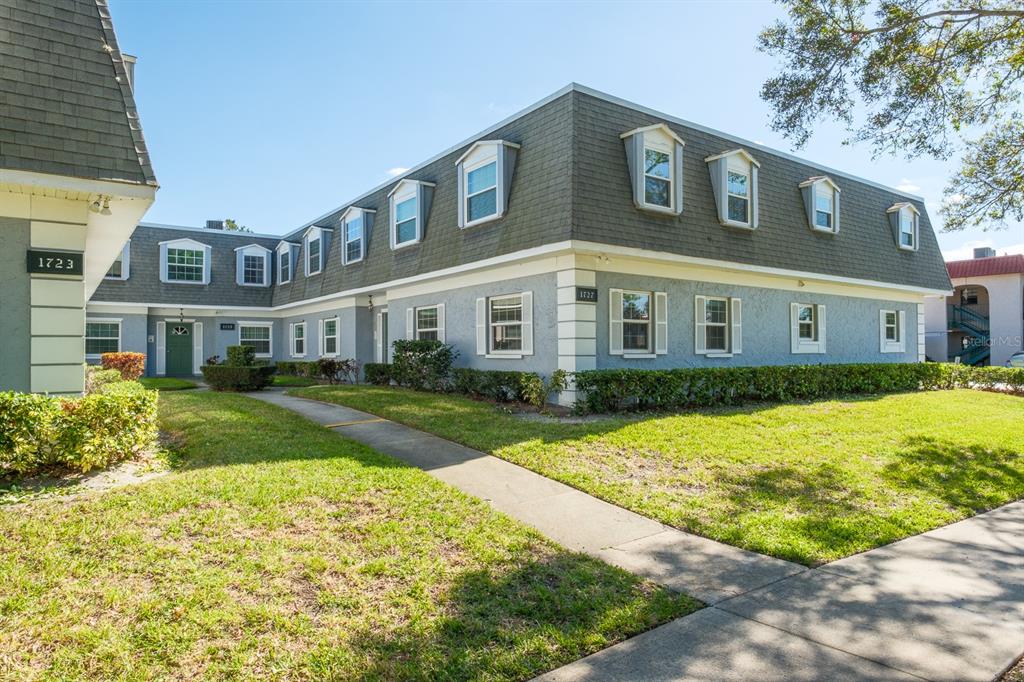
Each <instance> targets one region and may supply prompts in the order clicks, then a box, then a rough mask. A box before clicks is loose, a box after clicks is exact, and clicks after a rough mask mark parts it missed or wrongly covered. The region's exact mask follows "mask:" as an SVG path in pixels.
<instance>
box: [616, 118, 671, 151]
mask: <svg viewBox="0 0 1024 682" xmlns="http://www.w3.org/2000/svg"><path fill="white" fill-rule="evenodd" d="M653 131H659V132H661V133H664V134H665V135H668V136H669V137H671V138H672V139H673V140H675V141H676V142H678V143H679V144H681V145H683V146H684V147H685V146H686V142H684V141H683V138H681V137H679V135H677V134H676V132H675V131H674V130H672V129H671V128H669V127H668V126H667V125H665V124H664V123H655V124H654V125H649V126H643V127H642V128H634V129H633V130H630V131H629V132H626V133H622V134H621V135H619V139H620V140H625V139H626V138H627V137H633V136H634V135H636V134H637V133H647V132H653Z"/></svg>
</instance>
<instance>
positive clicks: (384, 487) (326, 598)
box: [0, 392, 698, 680]
mask: <svg viewBox="0 0 1024 682" xmlns="http://www.w3.org/2000/svg"><path fill="white" fill-rule="evenodd" d="M160 402H161V424H162V428H163V430H164V431H165V432H166V433H168V434H169V436H170V441H171V443H172V444H176V445H174V452H173V453H172V456H171V461H172V466H173V467H174V472H173V473H171V474H169V475H166V476H164V477H163V478H160V479H157V480H154V481H150V482H148V483H144V484H140V485H137V486H133V487H131V488H123V489H119V490H115V491H109V492H106V493H102V494H96V495H92V496H90V497H80V498H74V499H66V500H43V501H37V502H33V503H31V504H30V505H27V506H22V507H19V508H14V509H12V508H7V509H2V508H0V576H3V578H2V580H0V623H2V628H0V661H2V664H0V667H2V669H3V671H4V672H3V673H2V674H0V677H3V678H5V679H19V680H21V679H39V678H45V679H61V680H63V679H123V680H142V679H167V678H174V679H186V678H187V679H197V678H202V679H211V678H212V679H223V678H232V679H260V680H264V679H282V680H283V679H288V680H298V679H356V678H358V679H389V680H398V679H402V680H405V679H425V680H426V679H440V678H444V679H526V678H529V677H531V676H533V675H535V674H538V673H540V672H543V671H545V670H548V669H551V668H553V667H556V666H558V665H561V664H564V663H567V662H569V661H572V660H574V659H576V658H579V657H580V656H583V655H585V654H588V653H590V652H593V651H596V650H598V649H601V648H603V647H605V646H608V645H609V644H610V643H612V642H615V641H617V640H621V639H623V638H625V637H627V636H629V635H631V634H635V633H637V632H639V631H642V630H646V629H648V628H650V627H652V626H654V625H656V624H658V623H661V622H663V621H666V620H668V619H670V618H673V617H676V616H679V615H682V614H684V613H687V612H689V611H691V610H693V609H695V608H696V607H697V606H698V605H697V604H696V602H694V601H692V600H690V599H689V598H687V597H684V596H680V595H677V594H674V593H671V592H668V591H666V590H664V589H662V588H659V587H657V586H655V585H653V584H651V583H649V582H644V581H642V580H640V579H638V578H636V577H635V576H633V575H631V574H628V573H625V572H624V571H621V570H618V569H615V568H612V567H610V566H608V565H606V564H603V563H601V562H599V561H596V560H594V559H590V558H588V557H586V556H583V555H580V554H575V553H570V552H568V551H566V550H564V549H561V548H559V547H557V546H556V545H554V544H553V543H551V542H550V541H548V540H546V539H545V538H543V537H541V536H540V535H539V534H538V533H536V532H534V531H532V530H530V529H527V528H526V527H524V526H522V525H520V524H519V523H517V522H515V521H512V520H510V519H509V518H507V517H505V516H502V515H500V514H498V513H496V512H495V511H493V510H492V509H491V508H490V507H489V506H488V505H487V504H486V503H484V502H482V501H480V500H477V499H474V498H471V497H468V496H466V495H463V494H462V493H460V492H458V491H456V490H455V489H453V488H450V487H448V486H446V485H444V484H442V483H440V482H438V481H436V480H434V479H432V478H430V477H429V476H428V475H427V474H425V473H423V472H421V471H419V470H417V469H413V468H410V467H406V466H403V465H401V464H399V463H398V462H396V461H395V460H393V459H390V458H388V457H385V456H384V455H381V454H379V453H375V452H374V451H372V450H370V449H369V448H367V447H365V446H362V445H359V444H357V443H354V442H352V441H348V440H346V439H343V438H341V437H339V436H337V435H336V434H334V433H332V432H330V431H327V430H325V429H323V428H321V427H318V426H316V425H314V424H313V423H312V422H309V421H306V420H305V419H303V418H301V417H299V416H297V415H295V414H294V413H292V412H289V411H287V410H283V409H281V408H277V407H274V406H271V405H268V404H265V403H262V402H259V401H256V400H254V399H251V398H247V397H245V396H238V395H231V394H220V393H211V392H182V393H171V394H163V395H161V398H160Z"/></svg>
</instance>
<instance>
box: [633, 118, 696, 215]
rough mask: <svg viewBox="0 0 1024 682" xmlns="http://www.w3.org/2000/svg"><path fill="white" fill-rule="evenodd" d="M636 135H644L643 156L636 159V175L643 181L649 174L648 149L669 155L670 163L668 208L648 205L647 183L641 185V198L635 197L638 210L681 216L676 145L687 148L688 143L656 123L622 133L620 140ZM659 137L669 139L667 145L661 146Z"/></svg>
mask: <svg viewBox="0 0 1024 682" xmlns="http://www.w3.org/2000/svg"><path fill="white" fill-rule="evenodd" d="M635 135H642V136H643V144H642V145H638V146H639V147H640V156H641V158H639V159H636V161H635V164H636V173H637V174H639V175H640V180H641V181H642V180H645V179H646V178H647V173H646V172H645V170H644V169H645V163H646V161H647V151H646V150H647V149H652V150H655V151H659V152H662V153H667V154H668V162H669V205H668V206H660V205H658V204H651V203H648V202H647V190H646V183H645V182H640V183H639V185H640V190H641V191H640V196H639V197H635V199H634V200H635V201H636V203H637V204H639V206H638V208H640V209H641V210H643V211H650V212H652V213H664V214H665V215H671V216H677V215H679V213H680V211H681V209H680V207H678V206H676V202H677V196H676V195H677V193H678V192H677V183H678V182H679V181H680V180H681V179H680V178H677V177H676V175H677V173H676V149H675V145H676V144H678V145H679V146H680V147H681V148H685V147H686V142H684V141H683V139H682V138H681V137H679V136H678V135H676V133H675V132H674V131H673V130H672V129H671V128H669V127H668V126H667V125H665V124H664V123H655V124H654V125H649V126H644V127H642V128H636V129H635V130H630V131H629V132H626V133H622V134H621V135H619V138H620V139H623V140H625V139H627V138H630V137H633V136H635ZM657 135H660V136H661V137H663V138H665V139H667V140H668V142H667V143H665V144H659V141H658V139H657V137H656V136H657ZM652 177H657V176H652ZM662 179H663V180H664V178H662ZM630 180H631V181H632V182H634V183H636V182H637V180H636V178H630ZM635 191H636V190H634V192H635Z"/></svg>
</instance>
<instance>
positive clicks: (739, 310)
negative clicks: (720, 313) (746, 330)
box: [729, 298, 743, 355]
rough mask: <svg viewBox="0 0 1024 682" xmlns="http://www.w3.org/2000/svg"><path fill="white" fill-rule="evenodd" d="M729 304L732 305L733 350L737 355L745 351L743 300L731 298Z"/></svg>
mask: <svg viewBox="0 0 1024 682" xmlns="http://www.w3.org/2000/svg"><path fill="white" fill-rule="evenodd" d="M729 304H730V305H731V306H732V310H731V311H730V313H731V316H730V317H731V319H730V321H731V322H732V352H733V354H734V355H735V354H739V353H742V352H743V302H742V301H741V300H740V299H738V298H730V299H729Z"/></svg>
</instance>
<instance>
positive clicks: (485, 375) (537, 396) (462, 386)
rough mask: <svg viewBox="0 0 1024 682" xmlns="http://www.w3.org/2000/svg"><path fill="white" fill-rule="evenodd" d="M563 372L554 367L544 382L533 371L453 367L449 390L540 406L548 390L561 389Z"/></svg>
mask: <svg viewBox="0 0 1024 682" xmlns="http://www.w3.org/2000/svg"><path fill="white" fill-rule="evenodd" d="M565 380H566V373H565V372H564V371H562V370H557V371H555V372H553V373H552V375H551V378H550V379H549V380H548V381H547V382H545V381H544V379H543V378H542V377H541V376H540V375H539V374H537V373H536V372H516V371H504V370H483V369H470V368H466V367H459V368H456V369H455V370H453V378H452V390H453V391H455V392H456V393H464V394H466V395H470V396H473V397H476V398H487V399H489V400H495V401H497V402H502V403H508V402H520V403H528V404H530V405H535V406H536V407H543V406H544V403H546V402H547V399H548V395H549V394H551V392H552V391H560V390H562V389H564V388H565Z"/></svg>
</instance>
